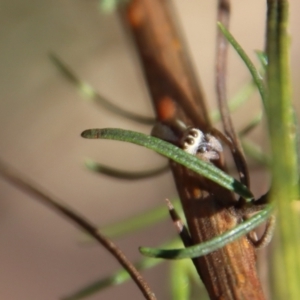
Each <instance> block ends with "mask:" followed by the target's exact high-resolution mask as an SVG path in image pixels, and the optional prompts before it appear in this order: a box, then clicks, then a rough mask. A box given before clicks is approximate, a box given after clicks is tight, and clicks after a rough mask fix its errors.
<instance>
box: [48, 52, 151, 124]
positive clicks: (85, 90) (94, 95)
mask: <svg viewBox="0 0 300 300" xmlns="http://www.w3.org/2000/svg"><path fill="white" fill-rule="evenodd" d="M49 57H50V59H51V61H52V62H53V63H54V65H55V66H56V67H57V68H58V69H59V71H60V72H61V73H62V74H63V75H64V76H65V77H66V78H67V79H68V80H69V81H70V82H71V83H73V84H74V85H75V86H76V87H77V88H78V89H79V91H80V93H81V94H82V95H83V96H84V97H87V98H88V99H90V100H93V101H95V102H96V103H97V104H99V105H101V107H102V108H105V109H107V110H109V111H111V112H113V113H115V114H118V115H120V116H122V117H125V118H127V119H130V120H132V121H135V122H138V123H142V124H146V125H153V124H154V122H155V119H154V118H151V117H145V116H141V115H139V114H135V113H133V112H130V111H127V110H125V109H123V108H121V107H119V106H117V105H116V104H114V103H112V102H111V101H109V100H107V99H106V98H105V97H103V96H101V95H100V94H99V93H98V92H97V91H96V90H95V89H93V88H92V87H91V86H90V85H89V84H87V83H85V82H83V81H82V80H80V79H79V78H78V77H77V76H76V74H75V73H74V72H73V71H72V70H71V69H70V68H69V67H68V66H67V65H66V64H65V63H64V62H63V61H62V60H61V59H60V58H59V57H58V56H57V55H56V54H54V53H50V54H49Z"/></svg>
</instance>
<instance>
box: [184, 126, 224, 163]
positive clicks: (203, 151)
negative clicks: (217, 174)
mask: <svg viewBox="0 0 300 300" xmlns="http://www.w3.org/2000/svg"><path fill="white" fill-rule="evenodd" d="M182 145H183V146H182V147H183V150H184V151H186V152H188V153H190V154H193V155H197V156H199V157H200V158H201V159H203V160H205V161H210V160H216V159H219V158H220V155H219V153H220V152H222V151H223V147H222V145H221V143H220V142H219V140H218V139H217V138H215V137H214V136H212V135H211V134H204V133H203V132H202V131H201V130H200V129H197V128H188V129H187V130H186V131H185V133H184V136H183V139H182Z"/></svg>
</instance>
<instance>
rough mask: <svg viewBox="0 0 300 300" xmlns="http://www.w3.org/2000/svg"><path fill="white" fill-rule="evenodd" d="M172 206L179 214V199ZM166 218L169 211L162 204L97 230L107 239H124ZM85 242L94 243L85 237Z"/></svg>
mask: <svg viewBox="0 0 300 300" xmlns="http://www.w3.org/2000/svg"><path fill="white" fill-rule="evenodd" d="M172 204H173V205H174V207H175V209H176V210H177V211H178V212H179V213H181V212H182V208H181V204H180V201H179V199H175V200H172ZM168 217H169V211H168V208H167V206H166V205H165V204H164V205H160V206H159V207H156V208H153V209H148V210H147V211H146V212H143V213H140V214H138V215H136V216H133V217H130V218H128V219H125V220H122V221H119V222H117V223H114V224H111V225H107V226H104V227H101V228H99V230H100V231H101V232H102V233H103V234H104V235H106V236H108V237H109V238H117V237H120V236H122V237H124V235H126V234H129V233H134V232H136V231H138V230H142V229H144V228H146V227H149V226H152V225H154V224H157V223H159V222H161V221H163V220H165V219H167V218H168ZM182 218H183V216H182ZM87 241H91V242H94V240H93V239H92V238H91V237H89V236H85V239H84V240H83V242H87Z"/></svg>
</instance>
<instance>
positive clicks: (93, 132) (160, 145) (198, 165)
mask: <svg viewBox="0 0 300 300" xmlns="http://www.w3.org/2000/svg"><path fill="white" fill-rule="evenodd" d="M81 136H82V137H84V138H88V139H110V140H118V141H124V142H130V143H133V144H137V145H140V146H144V147H146V148H148V149H151V150H154V151H156V152H157V153H160V154H162V155H164V156H166V157H168V158H170V159H172V160H174V161H175V162H177V163H179V164H181V165H183V166H185V167H187V168H189V169H190V170H192V171H194V172H196V173H198V174H200V175H202V176H204V177H206V178H208V179H210V180H212V181H214V182H216V183H218V184H219V185H221V186H223V187H224V188H226V189H228V190H230V191H234V192H236V193H237V194H239V195H240V196H242V197H243V198H245V199H246V200H247V201H252V200H253V195H252V193H251V192H250V191H249V190H248V189H247V187H245V186H244V185H243V184H241V183H240V182H239V181H237V180H236V179H234V178H233V177H231V176H229V175H228V174H226V173H224V172H223V171H221V170H220V169H218V168H217V167H215V166H214V165H213V164H211V163H207V162H205V161H202V160H200V159H199V158H197V157H196V156H194V155H191V154H188V153H186V152H185V151H183V150H182V149H180V148H178V147H176V146H174V145H172V144H170V143H167V142H165V141H163V140H161V139H158V138H156V137H152V136H149V135H145V134H142V133H138V132H134V131H130V130H122V129H113V128H105V129H88V130H85V131H84V132H83V133H82V134H81Z"/></svg>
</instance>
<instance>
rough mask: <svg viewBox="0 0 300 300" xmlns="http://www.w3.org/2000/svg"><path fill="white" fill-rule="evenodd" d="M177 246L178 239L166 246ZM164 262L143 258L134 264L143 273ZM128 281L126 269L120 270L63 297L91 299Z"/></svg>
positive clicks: (73, 299)
mask: <svg viewBox="0 0 300 300" xmlns="http://www.w3.org/2000/svg"><path fill="white" fill-rule="evenodd" d="M177 244H178V240H177V239H176V240H173V241H171V242H168V243H166V244H164V245H165V246H168V247H170V246H175V245H177ZM162 262H164V260H163V259H153V258H148V257H146V258H142V259H141V260H140V261H139V262H137V263H136V264H134V266H135V267H136V269H137V270H139V271H141V270H146V269H150V268H153V267H155V266H157V265H159V264H161V263H162ZM128 280H130V276H129V274H128V273H127V272H126V271H125V270H124V269H120V270H118V271H117V272H115V273H114V274H113V275H111V276H107V277H105V278H101V279H99V280H95V281H93V282H92V283H89V284H88V285H86V286H84V287H82V288H80V289H79V290H77V291H76V292H74V293H72V294H71V295H69V296H65V297H63V298H62V300H80V299H84V298H86V297H90V296H92V295H94V294H96V293H99V292H101V291H102V290H104V289H105V288H108V287H112V286H115V285H119V284H122V283H124V282H126V281H128Z"/></svg>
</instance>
